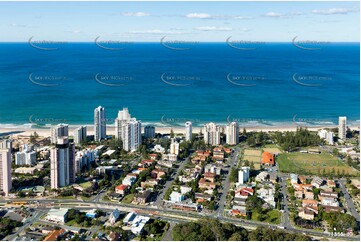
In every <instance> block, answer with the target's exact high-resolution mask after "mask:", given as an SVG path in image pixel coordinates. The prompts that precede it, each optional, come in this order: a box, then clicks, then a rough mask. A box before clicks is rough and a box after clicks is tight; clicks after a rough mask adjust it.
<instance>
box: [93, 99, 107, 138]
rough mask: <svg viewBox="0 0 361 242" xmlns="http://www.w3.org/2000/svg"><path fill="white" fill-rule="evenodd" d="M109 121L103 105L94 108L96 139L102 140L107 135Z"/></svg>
mask: <svg viewBox="0 0 361 242" xmlns="http://www.w3.org/2000/svg"><path fill="white" fill-rule="evenodd" d="M106 128H107V121H106V115H105V108H103V107H102V106H99V107H97V108H96V109H94V140H95V141H101V140H102V139H105V138H106V137H107V135H106Z"/></svg>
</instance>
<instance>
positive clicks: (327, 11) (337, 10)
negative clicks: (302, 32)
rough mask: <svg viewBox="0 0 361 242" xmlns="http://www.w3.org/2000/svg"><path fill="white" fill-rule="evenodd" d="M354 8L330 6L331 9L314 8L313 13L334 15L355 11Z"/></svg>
mask: <svg viewBox="0 0 361 242" xmlns="http://www.w3.org/2000/svg"><path fill="white" fill-rule="evenodd" d="M355 11H356V10H354V9H349V8H330V9H323V10H317V9H316V10H313V11H312V13H314V14H323V15H332V14H348V13H351V12H355Z"/></svg>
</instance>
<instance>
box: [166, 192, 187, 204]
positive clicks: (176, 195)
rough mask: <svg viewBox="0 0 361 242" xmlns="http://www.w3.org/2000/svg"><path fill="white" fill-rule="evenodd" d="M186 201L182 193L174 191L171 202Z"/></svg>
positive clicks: (170, 198) (170, 197)
mask: <svg viewBox="0 0 361 242" xmlns="http://www.w3.org/2000/svg"><path fill="white" fill-rule="evenodd" d="M184 199H185V197H184V195H183V194H182V193H180V192H175V191H173V192H172V193H171V194H170V196H169V200H170V201H172V202H182V201H184Z"/></svg>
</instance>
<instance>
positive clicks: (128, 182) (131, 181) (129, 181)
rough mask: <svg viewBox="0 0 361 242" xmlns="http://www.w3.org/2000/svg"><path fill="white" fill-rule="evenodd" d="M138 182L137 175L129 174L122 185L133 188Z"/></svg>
mask: <svg viewBox="0 0 361 242" xmlns="http://www.w3.org/2000/svg"><path fill="white" fill-rule="evenodd" d="M136 180H137V174H135V173H129V174H128V175H127V176H126V177H124V179H123V181H122V184H123V185H126V186H132V185H133V184H134V183H135V182H136Z"/></svg>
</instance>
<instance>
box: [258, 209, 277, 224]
mask: <svg viewBox="0 0 361 242" xmlns="http://www.w3.org/2000/svg"><path fill="white" fill-rule="evenodd" d="M259 216H260V214H259V213H257V212H252V218H251V219H252V220H255V221H259V218H258V217H259ZM280 219H281V212H280V211H278V210H276V209H274V210H271V211H269V212H268V213H267V218H266V219H265V220H263V221H262V222H266V223H273V224H279V223H280V222H281V221H280Z"/></svg>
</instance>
